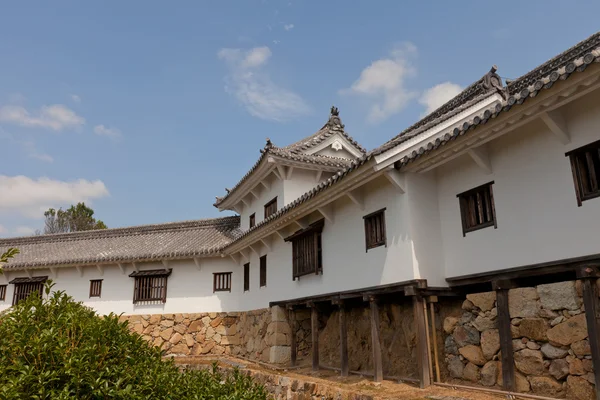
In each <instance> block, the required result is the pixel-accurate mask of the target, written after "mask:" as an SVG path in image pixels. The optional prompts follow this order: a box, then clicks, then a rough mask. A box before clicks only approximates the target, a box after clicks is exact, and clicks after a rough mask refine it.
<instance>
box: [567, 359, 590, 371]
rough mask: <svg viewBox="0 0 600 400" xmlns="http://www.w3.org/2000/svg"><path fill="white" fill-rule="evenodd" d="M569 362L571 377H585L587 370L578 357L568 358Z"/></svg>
mask: <svg viewBox="0 0 600 400" xmlns="http://www.w3.org/2000/svg"><path fill="white" fill-rule="evenodd" d="M567 362H568V363H569V374H571V375H585V372H586V371H585V369H584V368H583V363H582V362H581V360H580V359H579V358H577V357H571V356H567Z"/></svg>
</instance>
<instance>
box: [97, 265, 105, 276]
mask: <svg viewBox="0 0 600 400" xmlns="http://www.w3.org/2000/svg"><path fill="white" fill-rule="evenodd" d="M96 268H98V272H99V273H100V276H104V266H103V265H101V264H96Z"/></svg>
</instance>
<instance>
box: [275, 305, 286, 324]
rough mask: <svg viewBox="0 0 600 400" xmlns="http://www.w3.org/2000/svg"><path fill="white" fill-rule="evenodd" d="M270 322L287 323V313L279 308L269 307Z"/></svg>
mask: <svg viewBox="0 0 600 400" xmlns="http://www.w3.org/2000/svg"><path fill="white" fill-rule="evenodd" d="M271 321H273V322H287V312H286V310H285V308H283V307H279V306H273V307H271Z"/></svg>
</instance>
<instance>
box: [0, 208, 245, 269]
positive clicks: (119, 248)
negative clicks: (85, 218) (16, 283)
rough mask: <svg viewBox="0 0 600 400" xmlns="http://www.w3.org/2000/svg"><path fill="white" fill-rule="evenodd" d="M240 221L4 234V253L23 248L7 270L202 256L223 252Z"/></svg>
mask: <svg viewBox="0 0 600 400" xmlns="http://www.w3.org/2000/svg"><path fill="white" fill-rule="evenodd" d="M239 226H240V218H239V217H238V216H234V217H224V218H214V219H203V220H196V221H185V222H172V223H167V224H156V225H144V226H134V227H129V228H116V229H104V230H95V231H86V232H75V233H62V234H55V235H40V236H30V237H22V238H11V239H0V253H2V252H4V251H5V250H6V249H7V248H9V247H17V248H18V249H19V251H20V254H18V255H17V256H16V257H15V258H14V259H12V260H10V262H9V263H8V264H7V265H6V266H5V268H6V269H7V270H10V269H13V268H23V267H44V266H60V265H85V264H96V263H117V262H134V261H138V260H139V261H141V260H157V259H161V260H162V259H175V258H184V257H196V256H197V257H201V256H208V255H213V254H216V253H218V252H219V251H220V250H221V249H222V248H223V247H224V246H225V245H227V244H228V243H230V242H231V241H232V240H233V238H234V237H236V236H237V235H239V233H240V232H239Z"/></svg>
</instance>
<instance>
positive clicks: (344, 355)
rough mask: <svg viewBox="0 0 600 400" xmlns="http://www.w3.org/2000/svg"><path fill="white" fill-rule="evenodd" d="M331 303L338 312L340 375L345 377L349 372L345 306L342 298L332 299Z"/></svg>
mask: <svg viewBox="0 0 600 400" xmlns="http://www.w3.org/2000/svg"><path fill="white" fill-rule="evenodd" d="M333 304H337V306H338V307H339V312H340V364H341V365H340V366H341V376H343V377H347V376H348V374H349V373H350V368H349V367H348V327H347V324H346V306H345V305H344V301H343V300H334V301H333Z"/></svg>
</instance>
